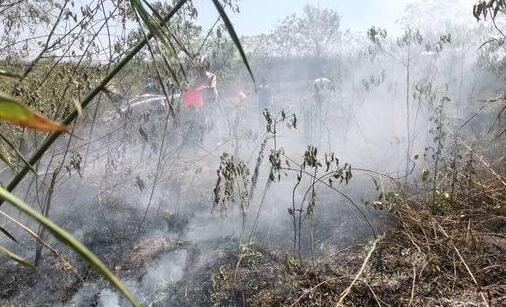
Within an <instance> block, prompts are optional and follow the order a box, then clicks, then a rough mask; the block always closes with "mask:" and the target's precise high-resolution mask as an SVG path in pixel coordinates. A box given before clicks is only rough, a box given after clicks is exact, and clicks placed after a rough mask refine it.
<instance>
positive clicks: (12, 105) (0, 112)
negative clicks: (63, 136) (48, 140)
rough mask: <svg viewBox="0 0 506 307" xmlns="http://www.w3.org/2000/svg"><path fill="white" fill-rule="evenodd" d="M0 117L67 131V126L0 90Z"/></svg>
mask: <svg viewBox="0 0 506 307" xmlns="http://www.w3.org/2000/svg"><path fill="white" fill-rule="evenodd" d="M0 119H4V120H7V121H10V122H12V123H15V124H17V125H20V126H25V127H29V128H33V129H37V130H42V131H50V132H55V131H66V130H67V126H65V125H62V124H60V123H58V122H55V121H53V120H51V119H49V118H47V117H45V116H44V115H42V114H40V113H38V112H35V111H33V110H32V109H30V107H28V106H27V105H25V104H24V103H22V102H21V101H18V100H17V99H14V98H12V97H9V96H8V95H6V94H4V93H2V92H0Z"/></svg>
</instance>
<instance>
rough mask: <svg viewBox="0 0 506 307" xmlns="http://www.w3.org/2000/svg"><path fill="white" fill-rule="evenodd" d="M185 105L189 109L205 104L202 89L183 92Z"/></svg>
mask: <svg viewBox="0 0 506 307" xmlns="http://www.w3.org/2000/svg"><path fill="white" fill-rule="evenodd" d="M183 101H184V105H185V107H186V108H187V109H191V108H200V107H202V106H203V105H204V99H203V97H202V90H201V89H191V90H188V91H186V92H184V93H183Z"/></svg>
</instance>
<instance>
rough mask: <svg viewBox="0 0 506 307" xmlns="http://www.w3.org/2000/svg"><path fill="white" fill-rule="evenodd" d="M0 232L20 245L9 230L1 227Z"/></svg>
mask: <svg viewBox="0 0 506 307" xmlns="http://www.w3.org/2000/svg"><path fill="white" fill-rule="evenodd" d="M0 232H2V233H3V234H4V235H6V236H7V237H8V238H9V239H11V240H12V241H14V242H16V243H18V244H19V242H18V240H16V238H15V237H14V236H13V235H11V233H10V232H8V231H7V229H5V228H3V227H1V226H0Z"/></svg>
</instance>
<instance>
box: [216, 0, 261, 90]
mask: <svg viewBox="0 0 506 307" xmlns="http://www.w3.org/2000/svg"><path fill="white" fill-rule="evenodd" d="M213 3H214V6H216V9H217V10H218V13H219V14H220V16H221V19H223V22H224V23H225V27H226V28H227V31H228V33H229V34H230V37H231V38H232V41H233V42H234V44H235V46H236V47H237V50H239V53H240V54H241V58H242V61H243V62H244V65H245V66H246V69H248V72H249V75H250V76H251V79H252V80H253V83H255V87H256V82H255V77H254V76H253V72H252V70H251V67H250V65H249V63H248V58H247V57H246V53H244V50H243V49H242V45H241V41H240V40H239V37H238V36H237V33H235V29H234V26H233V25H232V23H231V22H230V19H229V18H228V16H227V13H225V9H224V8H223V6H221V4H220V2H219V1H218V0H213Z"/></svg>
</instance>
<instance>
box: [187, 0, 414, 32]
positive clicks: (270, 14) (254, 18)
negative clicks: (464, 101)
mask: <svg viewBox="0 0 506 307" xmlns="http://www.w3.org/2000/svg"><path fill="white" fill-rule="evenodd" d="M210 2H211V1H209V0H195V1H194V3H195V5H196V6H197V8H200V17H199V21H200V23H202V25H204V26H208V25H210V24H212V23H214V21H215V20H216V18H217V13H216V11H215V9H214V8H213V7H211V6H210ZM412 2H415V1H414V0H241V1H240V2H239V6H240V10H241V13H240V14H232V15H230V18H231V20H232V23H233V24H234V26H235V28H236V31H237V32H238V33H239V34H240V35H255V34H260V33H268V32H270V30H271V29H273V28H274V27H275V26H276V25H277V24H278V23H279V22H280V20H281V19H283V17H285V16H287V15H290V14H293V13H300V12H302V8H303V7H304V6H305V5H307V4H311V5H315V6H320V7H322V8H331V9H334V10H336V11H337V12H339V14H340V15H341V22H342V26H343V29H350V30H352V31H366V30H367V29H368V28H370V27H371V26H372V25H376V26H381V27H383V28H387V29H389V30H395V25H396V21H397V20H398V19H399V17H400V16H402V13H403V12H404V9H405V8H406V5H408V4H409V3H412ZM267 6H268V8H265V7H267Z"/></svg>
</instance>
